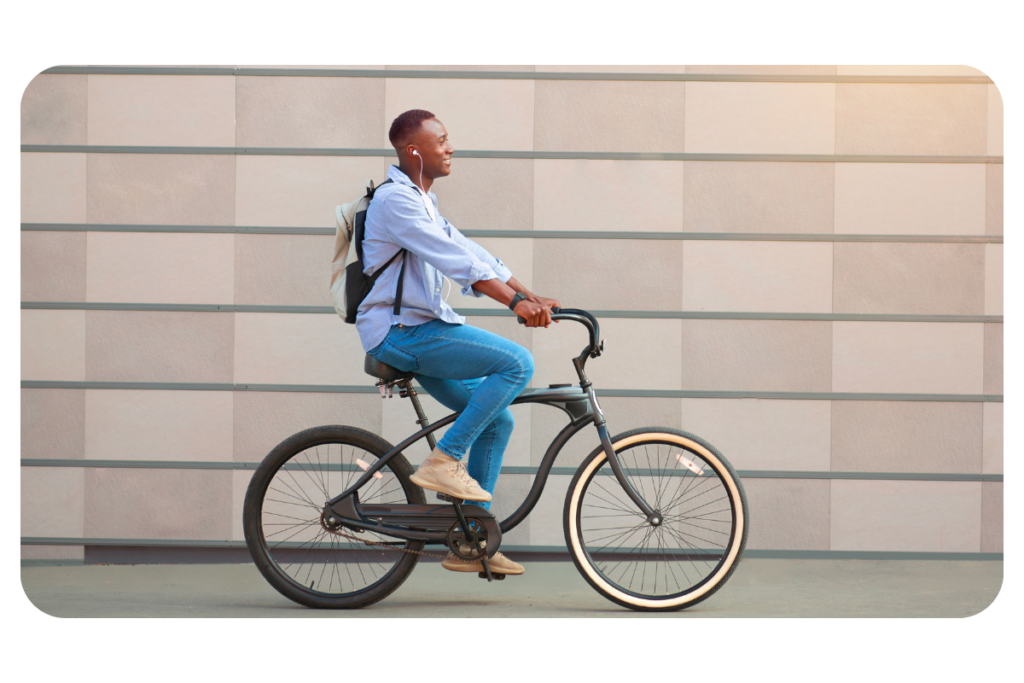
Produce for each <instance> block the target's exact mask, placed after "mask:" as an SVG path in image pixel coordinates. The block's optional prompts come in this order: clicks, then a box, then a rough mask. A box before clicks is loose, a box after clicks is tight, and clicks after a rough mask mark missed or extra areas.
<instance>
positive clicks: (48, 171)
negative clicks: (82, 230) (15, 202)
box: [21, 152, 86, 223]
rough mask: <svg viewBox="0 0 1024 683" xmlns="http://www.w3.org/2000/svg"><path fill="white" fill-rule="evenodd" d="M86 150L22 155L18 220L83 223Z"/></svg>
mask: <svg viewBox="0 0 1024 683" xmlns="http://www.w3.org/2000/svg"><path fill="white" fill-rule="evenodd" d="M85 169H86V155H85V154H63V153H61V154H56V153H32V152H25V153H22V155H21V222H22V223H84V222H85V213H86V187H85Z"/></svg>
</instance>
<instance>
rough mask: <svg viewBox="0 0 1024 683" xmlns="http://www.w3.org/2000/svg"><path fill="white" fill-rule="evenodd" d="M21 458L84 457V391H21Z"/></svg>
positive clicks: (59, 458) (67, 458) (65, 458)
mask: <svg viewBox="0 0 1024 683" xmlns="http://www.w3.org/2000/svg"><path fill="white" fill-rule="evenodd" d="M21 457H22V458H54V459H58V460H72V459H77V458H83V457H85V390H83V389H22V390H21Z"/></svg>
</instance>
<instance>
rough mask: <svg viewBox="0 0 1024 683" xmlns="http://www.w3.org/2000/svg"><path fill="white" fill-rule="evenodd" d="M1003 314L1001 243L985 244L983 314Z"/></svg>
mask: <svg viewBox="0 0 1024 683" xmlns="http://www.w3.org/2000/svg"><path fill="white" fill-rule="evenodd" d="M1002 314H1003V245H1002V244H986V245H985V315H1002Z"/></svg>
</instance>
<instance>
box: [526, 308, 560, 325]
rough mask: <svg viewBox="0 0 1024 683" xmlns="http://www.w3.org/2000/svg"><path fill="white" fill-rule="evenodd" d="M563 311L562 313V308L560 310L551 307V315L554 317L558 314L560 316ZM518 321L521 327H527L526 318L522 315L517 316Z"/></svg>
mask: <svg viewBox="0 0 1024 683" xmlns="http://www.w3.org/2000/svg"><path fill="white" fill-rule="evenodd" d="M561 311H562V309H561V308H559V307H558V306H552V307H551V314H552V315H558V314H559V313H560V312H561ZM516 320H518V321H519V324H520V325H525V324H526V318H524V317H523V316H521V315H517V316H516Z"/></svg>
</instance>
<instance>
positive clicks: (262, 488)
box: [242, 426, 426, 608]
mask: <svg viewBox="0 0 1024 683" xmlns="http://www.w3.org/2000/svg"><path fill="white" fill-rule="evenodd" d="M390 450H391V445H390V444H389V443H388V442H386V441H384V440H383V439H381V438H380V437H379V436H377V435H375V434H371V433H370V432H367V431H364V430H362V429H357V428H355V427H342V426H327V427H314V428H313V429H307V430H306V431H303V432H299V433H298V434H295V435H293V436H291V437H289V438H287V439H285V440H284V441H283V442H281V444H279V445H278V446H277V447H276V448H274V450H272V451H271V452H270V454H269V455H268V456H267V457H266V458H265V459H264V461H263V462H262V463H261V464H260V466H259V468H258V469H257V470H256V472H255V474H253V477H252V480H251V481H250V482H249V488H248V490H247V491H246V494H245V506H244V508H243V512H242V523H243V526H244V528H245V542H246V545H248V546H249V552H250V553H251V554H252V557H253V560H254V561H255V563H256V567H257V568H258V569H259V570H260V572H261V573H262V574H263V576H264V578H266V580H267V581H268V582H269V583H270V585H271V586H273V587H274V588H276V589H277V590H278V591H279V592H280V593H281V594H282V595H284V596H286V597H288V598H290V599H291V600H294V601H295V602H297V603H299V604H302V605H306V606H308V607H327V608H356V607H365V606H366V605H370V604H372V603H374V602H377V601H378V600H382V599H384V598H385V597H387V596H388V595H390V594H391V593H392V592H394V591H395V590H396V589H397V588H398V587H399V586H400V585H402V583H403V582H404V581H405V579H406V578H407V577H408V576H409V573H410V572H412V570H413V568H414V567H415V566H416V561H417V559H418V556H417V555H416V554H415V552H417V551H420V550H422V549H423V542H422V541H403V540H399V539H395V538H391V537H388V536H383V535H381V534H378V533H375V532H373V531H369V530H366V531H355V530H353V529H348V528H345V527H340V528H338V529H335V530H332V529H329V528H328V526H327V525H326V524H325V523H324V521H323V520H322V519H321V513H322V512H323V510H324V505H325V503H326V502H327V501H328V500H330V499H331V498H333V497H334V496H336V495H338V494H339V493H341V492H343V491H345V490H346V489H347V488H348V487H349V486H351V485H352V484H353V483H355V481H356V480H357V479H358V478H359V477H360V476H361V475H362V474H363V469H364V468H367V467H369V466H371V465H373V464H374V463H375V462H377V460H378V459H379V458H382V457H383V456H384V455H385V454H387V452H388V451H390ZM378 474H379V475H380V477H379V478H378V477H371V478H370V480H369V481H368V482H367V483H366V485H365V486H363V488H361V489H360V490H359V501H360V502H361V503H397V504H418V505H423V504H425V503H426V500H425V498H424V495H423V489H421V488H420V487H418V486H416V485H415V484H413V483H412V482H411V481H410V480H409V475H410V474H412V467H411V466H410V465H409V462H408V461H407V460H406V459H405V457H403V456H402V454H397V455H395V457H393V458H391V460H389V461H388V463H387V464H386V465H385V466H384V467H383V468H381V469H380V470H379V471H378ZM364 541H369V542H370V543H372V545H371V544H369V543H364Z"/></svg>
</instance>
